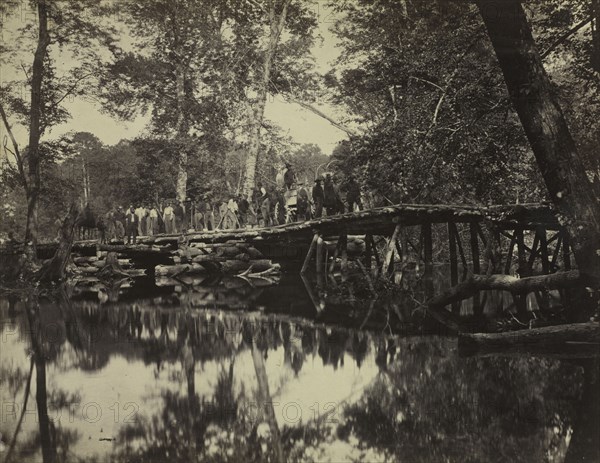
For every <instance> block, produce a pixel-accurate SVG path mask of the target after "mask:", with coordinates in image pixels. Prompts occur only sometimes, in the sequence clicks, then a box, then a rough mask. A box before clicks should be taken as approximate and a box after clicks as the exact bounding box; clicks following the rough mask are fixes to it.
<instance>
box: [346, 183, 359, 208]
mask: <svg viewBox="0 0 600 463" xmlns="http://www.w3.org/2000/svg"><path fill="white" fill-rule="evenodd" d="M346 202H347V203H348V212H354V205H355V204H356V207H357V208H358V210H359V211H360V210H362V204H361V201H360V186H359V185H358V183H357V182H356V180H354V177H353V176H352V175H351V176H350V178H349V179H348V183H347V185H346Z"/></svg>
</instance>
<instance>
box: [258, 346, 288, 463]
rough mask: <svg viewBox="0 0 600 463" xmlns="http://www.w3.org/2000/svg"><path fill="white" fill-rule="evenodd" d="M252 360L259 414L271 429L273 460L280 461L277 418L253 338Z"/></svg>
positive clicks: (260, 357) (263, 365)
mask: <svg viewBox="0 0 600 463" xmlns="http://www.w3.org/2000/svg"><path fill="white" fill-rule="evenodd" d="M252 361H253V363H254V371H255V372H256V380H257V382H258V395H259V397H258V400H259V403H258V407H259V410H260V412H259V416H260V417H261V419H264V420H265V421H266V422H267V424H268V425H269V430H270V431H271V444H272V446H273V452H274V457H275V458H274V461H275V462H277V463H282V462H284V461H285V459H284V457H283V449H282V447H281V435H280V432H279V426H278V425H277V418H276V417H275V410H274V408H273V400H272V399H271V393H270V392H269V378H268V377H267V370H266V368H265V361H264V359H263V355H262V352H261V351H260V349H259V348H258V346H257V345H256V341H255V340H253V341H252Z"/></svg>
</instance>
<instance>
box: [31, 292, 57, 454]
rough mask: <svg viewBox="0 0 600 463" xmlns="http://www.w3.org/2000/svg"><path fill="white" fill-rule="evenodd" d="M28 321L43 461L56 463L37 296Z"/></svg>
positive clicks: (32, 301) (33, 298)
mask: <svg viewBox="0 0 600 463" xmlns="http://www.w3.org/2000/svg"><path fill="white" fill-rule="evenodd" d="M27 319H28V322H29V334H30V337H31V338H30V340H31V350H32V351H33V359H34V362H35V385H36V389H35V401H36V405H37V413H38V425H39V431H40V444H41V447H42V461H43V462H44V463H54V462H55V461H56V438H55V428H54V425H53V423H52V421H51V420H50V417H49V416H48V393H47V389H46V355H45V353H44V349H43V342H44V336H43V334H42V330H41V326H40V308H39V299H38V295H37V294H33V295H31V296H30V299H29V300H28V301H27Z"/></svg>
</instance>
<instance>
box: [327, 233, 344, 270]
mask: <svg viewBox="0 0 600 463" xmlns="http://www.w3.org/2000/svg"><path fill="white" fill-rule="evenodd" d="M340 239H341V236H340V237H338V242H337V244H336V246H335V251H333V257H332V259H331V263H330V264H329V273H333V271H334V270H335V264H336V261H337V257H338V254H339V252H340ZM325 252H326V253H327V251H325ZM327 255H329V254H328V253H327ZM328 262H329V257H328V258H327V259H325V266H326V267H327V263H328Z"/></svg>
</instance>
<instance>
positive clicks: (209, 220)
mask: <svg viewBox="0 0 600 463" xmlns="http://www.w3.org/2000/svg"><path fill="white" fill-rule="evenodd" d="M203 214H204V227H205V228H206V229H207V230H214V229H215V213H214V212H213V205H212V202H211V201H210V199H209V198H206V201H205V203H204V212H203Z"/></svg>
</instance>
